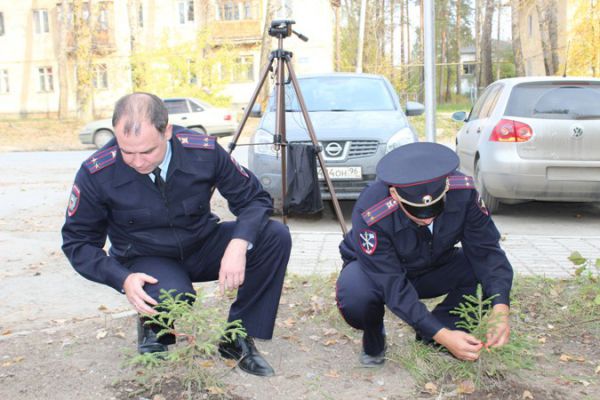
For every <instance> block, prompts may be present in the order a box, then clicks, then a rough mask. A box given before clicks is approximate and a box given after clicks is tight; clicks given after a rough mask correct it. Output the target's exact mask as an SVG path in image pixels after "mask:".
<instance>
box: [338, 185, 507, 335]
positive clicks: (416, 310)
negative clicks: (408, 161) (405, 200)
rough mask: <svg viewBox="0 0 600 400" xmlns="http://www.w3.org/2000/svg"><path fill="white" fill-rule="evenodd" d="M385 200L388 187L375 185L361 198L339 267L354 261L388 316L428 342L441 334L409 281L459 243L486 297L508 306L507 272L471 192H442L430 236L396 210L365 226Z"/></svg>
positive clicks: (483, 212)
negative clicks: (380, 297)
mask: <svg viewBox="0 0 600 400" xmlns="http://www.w3.org/2000/svg"><path fill="white" fill-rule="evenodd" d="M389 196H390V194H389V190H388V186H387V185H385V184H384V183H382V182H379V181H377V182H374V183H373V184H371V185H370V186H369V187H368V188H366V189H365V190H364V191H363V192H362V194H361V196H360V197H359V199H358V201H357V203H356V205H355V207H354V211H353V213H352V230H351V231H350V232H348V234H347V235H346V236H345V237H344V240H343V241H342V243H341V244H340V251H341V253H342V258H343V260H344V262H345V263H348V262H350V261H353V260H358V261H359V263H360V265H361V266H362V268H364V270H365V272H366V273H367V275H368V276H369V277H370V278H371V280H372V281H373V283H374V284H375V285H376V287H377V288H378V289H379V290H380V291H381V292H382V293H383V296H384V300H385V304H386V305H387V306H388V308H389V309H390V310H391V311H392V312H393V313H394V314H396V315H397V316H398V317H400V318H402V319H403V320H404V321H406V322H407V323H408V324H410V325H411V326H412V327H413V328H415V329H416V330H417V331H420V332H424V333H426V334H428V335H430V336H433V335H434V334H435V333H436V332H437V331H438V330H440V329H441V328H443V325H442V324H441V323H440V322H439V321H438V320H437V318H435V317H434V316H433V315H432V314H431V313H430V312H429V311H428V310H427V308H426V307H425V305H424V304H423V303H421V302H420V301H419V298H418V295H417V292H416V290H415V289H414V287H413V286H412V284H411V283H410V279H411V278H415V277H417V276H419V275H421V274H425V273H427V272H428V271H431V270H432V269H435V268H436V267H437V266H441V265H443V264H444V263H445V262H446V261H447V260H449V258H451V257H452V255H453V253H454V251H455V250H454V249H455V246H456V245H457V244H459V243H461V245H462V248H463V252H464V254H465V256H466V257H467V259H468V260H469V261H470V263H471V264H472V267H473V269H474V272H475V275H476V276H477V278H478V280H479V281H480V282H481V284H482V286H483V288H484V291H485V293H486V295H488V296H490V295H494V294H498V295H499V296H498V297H496V298H495V299H494V300H493V303H494V304H507V305H508V304H509V294H510V289H511V284H512V276H513V273H512V267H511V265H510V263H509V261H508V259H507V258H506V256H505V254H504V252H503V251H502V249H500V246H499V244H498V241H499V239H500V234H499V232H498V230H497V229H496V226H495V225H494V223H493V221H492V219H491V218H490V216H489V213H488V212H487V210H486V209H485V206H484V205H483V204H482V203H481V202H480V201H479V196H478V193H477V191H476V190H472V189H459V190H450V191H448V193H447V195H446V206H445V209H444V211H443V213H442V214H441V215H439V216H438V217H437V218H436V219H435V222H434V224H433V235H432V234H431V232H430V231H429V229H428V228H427V227H418V226H417V225H416V224H415V223H414V222H412V221H411V220H410V219H408V217H407V216H406V215H405V214H404V212H403V211H402V209H400V208H398V207H397V205H396V206H395V207H393V208H391V209H394V210H395V211H393V212H392V213H391V214H388V215H387V216H384V217H383V218H381V219H379V220H378V221H376V222H374V223H373V222H371V225H369V224H368V223H367V222H366V221H365V218H364V216H363V213H364V212H365V211H367V210H369V209H373V206H374V205H376V204H379V203H381V204H385V203H386V202H389V201H393V200H392V199H391V198H390V197H389ZM386 199H387V200H386ZM382 202H383V203H382ZM394 204H396V203H395V202H394ZM361 234H362V236H361ZM373 246H374V247H373ZM465 268H469V266H465Z"/></svg>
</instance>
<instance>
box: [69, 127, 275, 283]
mask: <svg viewBox="0 0 600 400" xmlns="http://www.w3.org/2000/svg"><path fill="white" fill-rule="evenodd" d="M171 149H172V158H171V162H170V165H169V168H168V171H167V179H166V185H167V190H166V191H165V192H166V198H163V197H162V195H161V193H160V191H159V190H158V189H157V188H156V187H155V185H154V183H153V182H152V180H151V179H150V177H149V176H148V175H142V174H139V173H137V172H136V171H135V170H134V169H133V168H131V167H129V166H127V165H126V164H125V163H124V162H123V159H122V157H121V154H120V151H119V150H118V147H117V146H116V145H115V142H114V141H113V142H111V143H109V144H108V145H107V146H105V147H104V148H103V149H101V150H99V151H98V152H96V153H95V154H94V155H93V156H92V157H90V158H89V159H88V160H86V161H85V162H84V163H83V164H82V166H81V168H80V169H79V171H78V172H77V175H76V178H75V184H74V186H73V192H72V194H71V198H70V202H69V208H68V210H67V216H66V222H65V224H64V226H63V229H62V235H63V246H62V248H63V251H64V252H65V254H66V256H67V258H68V259H69V261H70V262H71V264H72V265H73V267H74V268H75V269H76V270H77V272H79V273H80V274H81V275H83V276H84V277H86V278H88V279H90V280H92V281H95V282H100V283H104V284H107V285H109V286H111V287H113V288H115V289H116V290H121V289H122V287H123V282H124V280H125V278H126V277H127V275H128V274H129V271H128V270H127V268H125V267H124V266H123V265H122V263H123V262H125V261H126V260H127V259H130V258H132V257H137V256H160V257H171V258H175V259H181V260H183V259H184V258H185V257H186V256H187V255H188V254H190V253H191V252H193V251H194V250H195V249H198V248H199V246H202V243H203V241H204V240H205V238H207V237H208V236H209V235H210V234H211V232H212V231H213V229H215V227H216V226H217V223H218V221H219V218H218V217H217V216H216V215H214V214H212V213H211V210H210V192H211V188H212V187H213V186H216V188H217V189H218V190H219V192H220V193H221V194H222V195H223V197H225V199H226V200H227V201H228V204H229V208H230V210H231V212H232V213H233V214H234V215H236V217H237V225H236V228H235V232H234V234H233V237H234V238H240V239H244V240H247V241H248V242H250V243H254V242H255V240H256V238H257V235H258V234H259V233H260V232H261V230H262V229H263V228H264V226H265V225H266V223H267V222H268V219H269V216H270V215H271V211H272V200H271V197H270V196H269V194H268V193H267V192H265V191H264V190H263V189H262V186H261V185H260V183H259V182H258V180H257V178H256V177H255V176H254V175H253V174H252V173H251V172H249V171H248V170H246V169H245V168H243V167H241V166H240V165H239V164H237V162H236V161H235V160H234V159H233V158H231V157H230V156H229V154H228V153H227V152H226V151H225V150H224V149H223V148H222V147H221V146H219V144H218V143H216V141H215V138H213V137H210V136H205V135H199V134H197V133H193V132H187V131H185V130H184V129H183V128H181V127H173V137H172V139H171ZM107 235H108V238H109V239H110V242H111V247H110V251H109V254H110V256H108V255H107V254H106V253H105V251H104V250H103V247H104V245H105V242H106V238H107Z"/></svg>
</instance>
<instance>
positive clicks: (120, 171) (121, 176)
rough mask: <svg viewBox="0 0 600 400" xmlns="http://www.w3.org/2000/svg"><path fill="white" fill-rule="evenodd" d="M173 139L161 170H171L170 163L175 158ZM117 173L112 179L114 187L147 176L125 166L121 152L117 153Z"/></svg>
mask: <svg viewBox="0 0 600 400" xmlns="http://www.w3.org/2000/svg"><path fill="white" fill-rule="evenodd" d="M172 142H173V139H172V138H171V141H170V142H169V145H168V146H167V152H166V154H165V158H164V159H163V161H162V163H161V164H160V165H159V167H160V169H161V170H162V169H163V168H168V169H169V170H170V169H171V168H170V161H171V158H172V157H173V150H172V149H173V145H172ZM115 167H116V168H115V172H114V174H113V178H112V183H113V186H114V187H117V186H121V185H124V184H126V183H129V182H131V181H134V180H136V179H138V177H140V176H144V177H145V176H146V175H142V174H140V173H138V172H137V171H136V170H135V169H133V168H131V167H130V166H129V165H127V164H125V161H123V155H122V154H121V150H118V151H117V161H116V162H115Z"/></svg>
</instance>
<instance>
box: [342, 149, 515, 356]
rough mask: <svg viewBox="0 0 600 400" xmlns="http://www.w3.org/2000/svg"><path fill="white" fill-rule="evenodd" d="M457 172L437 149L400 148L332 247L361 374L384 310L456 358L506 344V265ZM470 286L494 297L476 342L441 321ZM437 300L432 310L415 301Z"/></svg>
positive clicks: (450, 156)
mask: <svg viewBox="0 0 600 400" xmlns="http://www.w3.org/2000/svg"><path fill="white" fill-rule="evenodd" d="M457 167H458V157H457V156H456V154H455V153H454V152H453V151H452V150H450V149H449V148H447V147H445V146H442V145H439V144H436V143H411V144H408V145H405V146H402V147H399V148H397V149H395V150H393V151H392V152H390V153H389V154H387V155H386V156H385V157H384V158H383V159H381V161H380V162H379V164H378V165H377V181H376V182H374V183H372V184H371V185H369V186H368V187H367V188H366V189H365V190H364V191H363V192H362V194H361V196H360V197H359V199H358V201H357V202H356V205H355V207H354V210H353V212H352V230H351V231H350V232H348V234H347V235H346V236H345V237H344V240H343V241H342V243H341V244H340V252H341V255H342V259H343V261H344V267H343V268H342V271H341V273H340V276H339V278H338V282H337V286H336V298H337V303H338V307H339V310H340V312H341V314H342V316H343V317H344V319H345V320H346V322H348V324H350V325H351V326H353V327H354V328H357V329H360V330H362V331H363V341H362V345H363V348H362V353H361V355H360V359H359V360H360V362H361V364H363V365H364V366H376V365H381V364H383V362H384V360H385V350H386V336H385V328H384V326H383V316H384V312H385V306H387V307H388V309H389V310H390V311H392V312H393V313H394V314H395V315H397V316H398V317H400V318H401V319H402V320H404V321H405V322H406V323H408V324H409V325H411V326H412V327H413V328H414V329H415V331H416V334H417V339H418V340H422V341H424V342H426V343H431V344H433V343H438V344H439V345H442V346H444V347H446V348H447V349H448V350H449V351H450V352H451V353H452V354H453V355H454V356H456V357H457V358H459V359H462V360H471V361H473V360H476V359H477V358H478V357H479V352H480V350H481V349H482V347H484V346H486V347H488V346H491V347H497V346H502V345H504V344H506V343H508V341H509V336H510V327H509V320H508V311H509V301H510V300H509V298H510V290H511V285H512V277H513V272H512V267H511V265H510V263H509V261H508V259H507V258H506V255H505V254H504V252H503V251H502V249H501V248H500V245H499V240H500V233H499V232H498V230H497V229H496V226H495V225H494V222H493V221H492V219H491V217H490V215H489V212H488V210H487V209H486V207H485V204H484V203H483V201H482V200H481V198H480V197H479V194H478V193H477V191H476V190H475V187H474V185H473V179H472V178H471V177H468V176H465V175H462V174H460V173H459V172H457V171H456V169H457ZM459 243H460V245H461V246H460V247H458V246H457V245H458V244H459ZM478 284H481V285H482V287H483V290H484V295H485V296H486V297H490V296H496V297H494V299H493V301H492V310H491V315H492V320H493V321H494V323H493V324H492V325H493V326H492V327H491V328H490V330H489V332H488V333H487V336H486V338H485V341H481V340H479V339H477V338H475V337H474V336H472V335H471V334H469V333H467V332H464V331H462V330H459V329H457V327H456V323H457V322H458V321H459V318H458V317H457V316H456V315H453V314H450V313H449V312H450V311H451V310H453V309H454V308H455V307H456V306H458V305H459V303H460V302H461V301H463V295H465V294H474V293H475V291H476V288H477V285H478ZM442 295H446V297H445V299H444V300H443V301H442V302H441V303H440V304H438V305H437V306H436V307H435V308H434V309H433V310H432V311H429V310H428V309H427V307H426V306H425V305H424V304H423V303H422V302H421V301H420V299H424V298H434V297H438V296H442Z"/></svg>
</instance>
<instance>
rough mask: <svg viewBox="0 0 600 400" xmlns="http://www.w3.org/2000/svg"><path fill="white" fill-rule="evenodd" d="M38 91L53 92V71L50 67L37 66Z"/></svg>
mask: <svg viewBox="0 0 600 400" xmlns="http://www.w3.org/2000/svg"><path fill="white" fill-rule="evenodd" d="M38 77H39V91H40V92H42V93H51V92H54V73H53V71H52V67H49V66H44V67H39V68H38Z"/></svg>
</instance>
